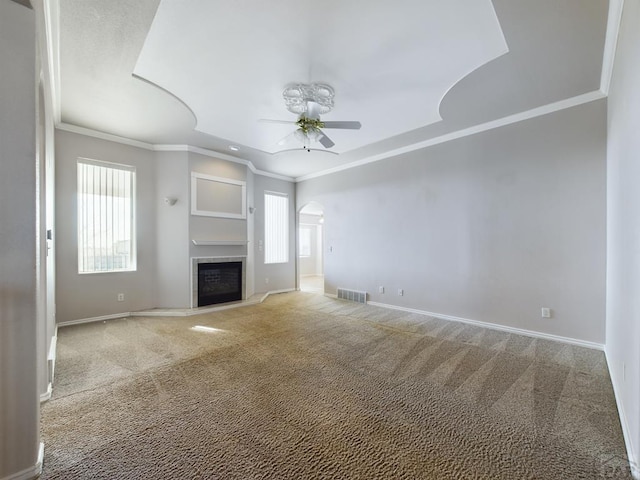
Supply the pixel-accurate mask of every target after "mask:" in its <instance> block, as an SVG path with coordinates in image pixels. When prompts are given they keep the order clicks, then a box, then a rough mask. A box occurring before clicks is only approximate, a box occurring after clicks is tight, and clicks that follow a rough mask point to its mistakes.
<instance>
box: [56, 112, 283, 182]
mask: <svg viewBox="0 0 640 480" xmlns="http://www.w3.org/2000/svg"><path fill="white" fill-rule="evenodd" d="M56 128H57V129H58V130H62V131H65V132H71V133H77V134H79V135H85V136H87V137H92V138H98V139H100V140H107V141H109V142H115V143H120V144H123V145H129V146H131V147H137V148H142V149H144V150H151V151H153V152H190V153H198V154H200V155H204V156H207V157H211V158H217V159H219V160H225V161H227V162H233V163H239V164H240V165H244V166H246V167H247V168H248V169H249V170H251V172H252V173H254V174H256V175H260V176H263V177H270V178H275V179H277V180H284V181H286V182H294V181H295V179H294V178H293V177H288V176H286V175H279V174H277V173H271V172H265V171H264V170H258V169H257V168H256V167H255V165H254V164H253V163H252V162H250V161H249V160H245V159H243V158H237V157H233V156H231V155H227V154H226V153H221V152H216V151H215V150H208V149H206V148H201V147H194V146H192V145H166V144H153V143H146V142H140V141H138V140H132V139H131V138H126V137H121V136H118V135H112V134H110V133H104V132H101V131H99V130H93V129H91V128H86V127H79V126H77V125H71V124H69V123H62V122H61V123H58V124H57V125H56Z"/></svg>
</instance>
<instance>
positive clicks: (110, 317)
mask: <svg viewBox="0 0 640 480" xmlns="http://www.w3.org/2000/svg"><path fill="white" fill-rule="evenodd" d="M130 315H131V312H122V313H114V314H112V315H102V316H101V317H90V318H79V319H78V320H68V321H66V322H58V323H57V326H58V327H68V326H69V325H80V324H82V323H93V322H102V321H104V320H114V319H116V318H126V317H128V316H130Z"/></svg>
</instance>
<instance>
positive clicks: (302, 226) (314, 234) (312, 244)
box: [298, 202, 324, 294]
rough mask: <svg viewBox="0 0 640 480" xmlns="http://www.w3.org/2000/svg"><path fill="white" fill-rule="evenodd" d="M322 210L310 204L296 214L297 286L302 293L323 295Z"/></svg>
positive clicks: (319, 206)
mask: <svg viewBox="0 0 640 480" xmlns="http://www.w3.org/2000/svg"><path fill="white" fill-rule="evenodd" d="M323 243H324V209H323V207H322V205H320V204H319V203H317V202H310V203H308V204H307V205H305V206H304V207H303V208H302V209H301V210H300V212H299V213H298V285H299V288H300V290H302V291H304V292H313V293H320V294H323V293H324V255H323V251H324V248H323Z"/></svg>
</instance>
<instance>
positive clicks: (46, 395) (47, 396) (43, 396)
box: [40, 382, 53, 403]
mask: <svg viewBox="0 0 640 480" xmlns="http://www.w3.org/2000/svg"><path fill="white" fill-rule="evenodd" d="M52 393H53V385H51V382H49V384H48V385H47V391H46V392H44V393H41V394H40V403H43V402H46V401H47V400H49V399H50V398H51V394H52Z"/></svg>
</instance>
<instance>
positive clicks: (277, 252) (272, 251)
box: [264, 192, 289, 263]
mask: <svg viewBox="0 0 640 480" xmlns="http://www.w3.org/2000/svg"><path fill="white" fill-rule="evenodd" d="M288 261H289V197H288V196H287V195H286V194H284V193H275V192H265V194H264V263H287V262H288Z"/></svg>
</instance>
